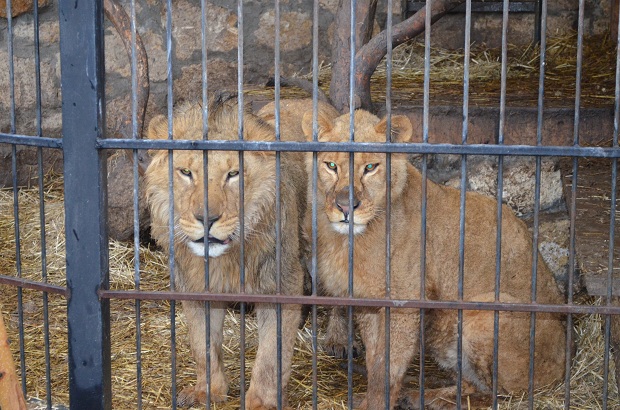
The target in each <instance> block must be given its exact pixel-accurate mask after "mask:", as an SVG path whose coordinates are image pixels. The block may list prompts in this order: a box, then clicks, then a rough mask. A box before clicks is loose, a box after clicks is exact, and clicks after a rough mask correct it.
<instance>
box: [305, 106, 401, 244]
mask: <svg viewBox="0 0 620 410" xmlns="http://www.w3.org/2000/svg"><path fill="white" fill-rule="evenodd" d="M311 120H312V118H311V113H308V114H307V115H305V116H304V122H303V128H304V133H306V136H307V137H308V138H310V137H311V136H312V123H311ZM318 125H319V136H318V138H319V141H329V142H346V141H349V115H343V116H341V117H338V118H336V119H335V120H334V121H331V120H329V119H328V118H325V117H320V116H319V124H318ZM411 136H412V126H411V122H410V121H409V119H408V118H407V117H405V116H392V141H394V142H408V141H410V140H411ZM385 140H386V120H385V119H383V120H380V119H379V118H377V117H375V116H374V115H372V114H370V113H368V112H366V111H356V112H355V141H358V142H385ZM350 157H351V155H350V154H349V153H341V152H322V153H319V154H318V155H317V166H318V177H319V178H318V191H319V195H320V196H321V198H319V203H321V204H322V206H323V209H324V212H325V214H326V216H327V218H328V219H329V221H330V222H331V226H332V227H333V229H334V230H335V231H336V232H338V233H341V234H345V235H348V234H349V229H350V227H349V225H350V223H351V221H353V224H354V225H353V233H354V234H361V233H363V232H364V231H365V230H366V228H367V226H368V224H370V223H371V222H372V221H373V220H375V219H376V218H377V217H378V216H381V215H383V214H385V209H386V197H387V192H386V176H387V162H386V161H387V159H386V155H385V154H380V153H356V154H354V156H353V164H352V168H351V164H350V161H351V159H350ZM390 161H391V195H392V198H395V197H397V196H398V195H400V193H401V192H402V190H403V187H404V185H405V182H406V174H407V171H406V167H407V165H406V161H407V160H406V157H405V155H402V154H392V155H391V160H390ZM310 166H312V165H311V164H310ZM351 186H352V188H353V191H352V192H351V191H350V188H351ZM351 199H352V200H353V202H351V201H350V200H351ZM351 204H352V205H351ZM351 214H353V215H352V216H353V217H352V218H351Z"/></svg>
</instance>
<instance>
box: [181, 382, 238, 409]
mask: <svg viewBox="0 0 620 410" xmlns="http://www.w3.org/2000/svg"><path fill="white" fill-rule="evenodd" d="M223 401H226V393H225V392H221V391H219V390H218V389H215V388H213V387H212V388H211V402H213V403H219V402H223ZM206 403H207V388H206V387H205V386H200V385H195V386H191V387H186V388H184V389H183V390H181V393H179V394H178V395H177V405H178V406H179V407H191V406H193V405H195V404H206Z"/></svg>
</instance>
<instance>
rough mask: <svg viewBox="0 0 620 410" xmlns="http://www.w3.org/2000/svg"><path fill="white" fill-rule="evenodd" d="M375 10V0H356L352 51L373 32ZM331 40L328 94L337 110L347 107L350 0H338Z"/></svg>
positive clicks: (357, 48)
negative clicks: (355, 23) (330, 69)
mask: <svg viewBox="0 0 620 410" xmlns="http://www.w3.org/2000/svg"><path fill="white" fill-rule="evenodd" d="M376 10H377V0H359V1H358V2H357V8H356V10H355V16H356V19H355V21H356V22H357V25H356V27H355V38H356V41H355V52H356V53H357V51H358V50H359V49H360V48H361V47H362V46H363V45H364V44H366V43H367V42H368V41H369V40H370V37H371V35H372V27H373V23H374V20H375V13H376ZM335 27H336V30H335V32H334V38H333V40H332V78H331V82H330V84H329V98H330V100H331V102H332V104H333V105H334V107H336V109H337V110H338V111H340V112H344V111H346V110H347V109H348V107H349V69H350V66H351V42H350V40H351V0H340V2H339V4H338V12H337V14H336V22H335Z"/></svg>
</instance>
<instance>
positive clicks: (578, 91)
mask: <svg viewBox="0 0 620 410" xmlns="http://www.w3.org/2000/svg"><path fill="white" fill-rule="evenodd" d="M584 13H585V0H579V14H578V21H577V61H576V74H575V117H574V122H573V145H574V146H578V145H579V120H580V107H581V74H582V63H583V31H584ZM577 179H578V159H577V158H574V160H573V181H572V189H571V236H570V241H571V243H570V247H571V249H570V253H569V275H568V278H569V286H570V287H569V289H568V295H569V299H568V301H569V303H572V301H573V300H572V290H573V289H572V279H573V271H572V270H573V269H574V253H575V244H574V242H575V219H574V218H575V212H576V207H577V205H576V202H577ZM570 259H572V260H570ZM567 351H568V347H567ZM567 367H568V365H567ZM567 377H568V376H567ZM566 383H567V386H568V383H569V382H568V380H567V382H566ZM604 385H607V373H606V372H605V374H604ZM606 404H607V399H606V398H603V407H604V408H606Z"/></svg>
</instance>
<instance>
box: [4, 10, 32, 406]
mask: <svg viewBox="0 0 620 410" xmlns="http://www.w3.org/2000/svg"><path fill="white" fill-rule="evenodd" d="M6 18H7V48H8V58H9V64H8V65H9V121H10V127H11V134H16V133H17V130H16V125H15V120H16V117H15V65H14V62H13V18H12V5H11V0H7V2H6ZM11 174H12V182H13V217H14V219H15V230H14V232H15V269H16V271H17V276H18V277H21V276H22V266H21V240H20V227H19V195H18V194H19V191H18V189H17V147H16V146H15V145H12V146H11ZM23 306H24V305H23V290H22V288H18V289H17V317H18V324H19V361H20V370H21V374H22V378H21V379H22V381H21V383H22V391H23V392H24V396H25V395H26V393H27V390H26V376H27V366H26V342H25V335H24V309H23Z"/></svg>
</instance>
